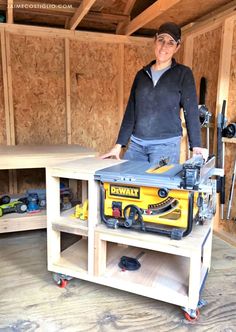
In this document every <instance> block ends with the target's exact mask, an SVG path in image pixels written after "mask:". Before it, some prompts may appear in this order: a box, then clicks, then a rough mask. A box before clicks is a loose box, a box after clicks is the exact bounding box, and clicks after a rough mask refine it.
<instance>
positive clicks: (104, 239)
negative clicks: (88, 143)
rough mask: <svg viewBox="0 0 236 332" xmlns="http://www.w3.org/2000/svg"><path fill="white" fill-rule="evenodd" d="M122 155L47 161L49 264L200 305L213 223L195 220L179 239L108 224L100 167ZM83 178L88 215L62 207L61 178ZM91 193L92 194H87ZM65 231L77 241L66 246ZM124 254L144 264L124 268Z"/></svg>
mask: <svg viewBox="0 0 236 332" xmlns="http://www.w3.org/2000/svg"><path fill="white" fill-rule="evenodd" d="M120 162H123V161H116V160H101V159H97V158H85V159H80V160H78V161H71V162H68V163H66V164H61V165H57V166H56V167H47V170H46V178H47V200H48V202H47V204H48V210H47V222H48V224H47V243H48V269H49V270H50V271H52V272H54V273H56V274H58V275H66V276H70V277H75V278H80V279H84V280H88V281H91V282H96V283H99V284H102V285H106V286H110V287H115V288H118V289H121V290H125V291H128V292H133V293H136V294H140V295H144V296H148V297H151V298H154V299H157V300H161V301H166V302H169V303H173V304H176V305H180V306H184V307H187V308H191V309H196V307H197V303H198V301H199V294H200V291H201V289H202V287H203V285H204V281H205V279H206V276H207V273H208V271H209V268H210V261H211V245H212V223H211V222H209V223H206V224H205V225H201V226H200V225H199V226H194V229H193V231H192V232H191V233H190V234H189V235H188V236H187V237H186V238H183V239H182V240H180V241H177V240H171V239H170V238H168V237H165V236H161V235H157V234H151V233H143V232H138V231H132V230H127V229H109V228H107V227H106V226H105V225H104V224H103V223H102V222H101V219H100V213H99V212H100V211H99V209H100V191H99V183H98V182H97V181H95V180H94V174H95V171H96V170H99V169H102V168H105V167H109V166H111V165H114V164H117V163H120ZM61 177H63V178H69V179H76V180H82V181H83V183H84V188H87V191H85V192H84V195H83V196H84V199H86V198H88V201H89V206H88V220H85V221H83V220H79V219H75V218H73V217H71V214H70V212H68V213H67V216H66V215H62V214H61V213H60V202H59V183H60V178H61ZM86 194H87V196H86ZM63 232H66V233H69V234H73V236H74V235H76V236H77V237H78V241H77V242H75V243H73V244H72V245H71V246H69V247H67V248H66V249H65V250H62V248H61V235H62V233H63ZM122 256H129V257H137V256H138V257H140V258H139V262H140V263H141V268H140V269H139V270H137V271H125V272H124V271H122V269H121V268H119V266H118V263H119V261H120V258H121V257H122Z"/></svg>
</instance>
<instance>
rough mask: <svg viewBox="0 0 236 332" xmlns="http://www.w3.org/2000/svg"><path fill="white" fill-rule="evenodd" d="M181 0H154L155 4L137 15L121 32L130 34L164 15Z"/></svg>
mask: <svg viewBox="0 0 236 332" xmlns="http://www.w3.org/2000/svg"><path fill="white" fill-rule="evenodd" d="M180 1H182V0H168V1H166V0H158V1H156V2H154V4H153V5H151V6H149V7H148V8H147V9H145V10H144V11H143V12H142V13H141V14H139V15H138V16H136V17H135V18H134V19H133V20H132V21H131V22H129V23H128V24H126V25H125V26H124V28H123V31H120V33H121V34H124V35H126V36H130V35H131V34H132V33H133V32H135V31H136V30H138V29H140V28H142V27H143V26H145V25H146V24H148V23H149V22H151V21H153V20H154V19H155V18H157V17H158V16H160V15H162V14H163V13H164V12H166V11H167V10H168V9H170V8H171V7H173V6H174V5H176V4H177V3H178V2H180Z"/></svg>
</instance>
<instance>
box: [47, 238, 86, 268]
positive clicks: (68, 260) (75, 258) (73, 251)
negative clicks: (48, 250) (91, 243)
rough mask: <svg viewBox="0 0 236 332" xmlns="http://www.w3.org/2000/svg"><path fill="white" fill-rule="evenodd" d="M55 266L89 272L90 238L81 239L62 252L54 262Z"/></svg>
mask: <svg viewBox="0 0 236 332" xmlns="http://www.w3.org/2000/svg"><path fill="white" fill-rule="evenodd" d="M53 265H55V266H57V267H62V268H63V269H69V270H73V271H75V272H80V273H86V274H87V273H88V240H87V239H81V240H79V241H77V242H76V243H74V244H73V245H71V246H70V247H68V248H67V249H65V250H64V251H62V252H61V256H60V259H59V260H58V261H56V262H54V264H53Z"/></svg>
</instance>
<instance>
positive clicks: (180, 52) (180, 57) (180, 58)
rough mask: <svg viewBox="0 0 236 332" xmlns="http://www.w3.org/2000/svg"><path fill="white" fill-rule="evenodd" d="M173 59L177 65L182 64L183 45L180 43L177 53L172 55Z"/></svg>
mask: <svg viewBox="0 0 236 332" xmlns="http://www.w3.org/2000/svg"><path fill="white" fill-rule="evenodd" d="M174 58H175V60H176V61H177V62H178V63H183V62H184V43H181V45H180V48H179V50H178V52H176V53H175V54H174Z"/></svg>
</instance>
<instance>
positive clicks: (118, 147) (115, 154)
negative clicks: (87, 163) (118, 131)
mask: <svg viewBox="0 0 236 332" xmlns="http://www.w3.org/2000/svg"><path fill="white" fill-rule="evenodd" d="M121 148H122V146H121V144H116V145H115V146H114V147H113V148H112V149H111V150H110V151H109V152H107V153H105V154H103V155H102V156H100V158H101V159H105V158H109V157H115V159H117V160H120V152H121Z"/></svg>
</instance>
